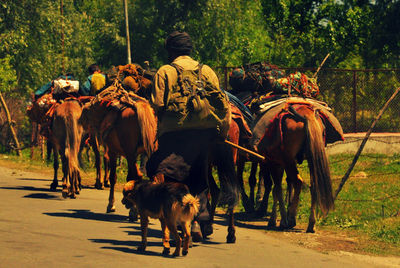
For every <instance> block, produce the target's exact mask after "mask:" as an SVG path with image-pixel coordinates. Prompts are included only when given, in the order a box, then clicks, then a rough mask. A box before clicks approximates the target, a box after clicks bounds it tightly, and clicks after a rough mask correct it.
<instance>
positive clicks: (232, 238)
mask: <svg viewBox="0 0 400 268" xmlns="http://www.w3.org/2000/svg"><path fill="white" fill-rule="evenodd" d="M235 242H236V236H235V235H234V234H228V235H227V236H226V243H228V244H234V243H235Z"/></svg>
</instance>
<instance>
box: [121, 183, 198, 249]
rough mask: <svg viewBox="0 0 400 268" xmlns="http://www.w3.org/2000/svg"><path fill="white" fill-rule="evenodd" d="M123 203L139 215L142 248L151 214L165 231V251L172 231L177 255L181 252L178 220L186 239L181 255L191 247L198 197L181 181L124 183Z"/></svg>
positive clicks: (144, 247)
mask: <svg viewBox="0 0 400 268" xmlns="http://www.w3.org/2000/svg"><path fill="white" fill-rule="evenodd" d="M123 194H124V197H123V199H122V204H124V205H125V207H126V208H128V209H130V208H131V207H133V206H135V207H136V208H137V209H138V211H139V215H140V226H141V229H142V244H141V246H139V247H138V250H139V251H144V250H145V249H146V246H147V226H148V223H149V217H151V218H153V219H159V220H160V222H161V228H162V232H163V246H164V250H163V254H164V255H168V254H169V251H170V245H169V233H170V232H171V233H172V235H173V236H174V237H175V240H176V248H175V252H174V256H179V254H180V249H181V243H182V239H181V237H180V236H179V234H178V231H177V223H178V224H180V225H181V226H182V229H183V233H184V241H183V248H182V255H186V254H187V253H188V249H189V240H190V224H191V221H192V220H193V217H194V216H195V215H196V214H197V213H198V212H199V200H198V198H196V197H193V196H192V195H191V194H190V193H189V189H188V187H187V186H186V185H184V184H182V183H157V184H155V183H151V182H148V181H129V182H127V183H126V184H125V185H124V189H123Z"/></svg>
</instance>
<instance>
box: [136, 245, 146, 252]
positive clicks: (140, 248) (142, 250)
mask: <svg viewBox="0 0 400 268" xmlns="http://www.w3.org/2000/svg"><path fill="white" fill-rule="evenodd" d="M145 250H146V247H145V246H139V247H138V248H137V251H139V252H144V251H145Z"/></svg>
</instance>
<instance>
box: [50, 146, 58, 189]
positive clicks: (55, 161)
mask: <svg viewBox="0 0 400 268" xmlns="http://www.w3.org/2000/svg"><path fill="white" fill-rule="evenodd" d="M53 151H54V152H53V169H54V176H53V182H52V183H51V185H50V190H52V191H55V190H56V189H57V186H58V179H57V172H58V166H59V163H58V152H57V149H55V148H54V150H53Z"/></svg>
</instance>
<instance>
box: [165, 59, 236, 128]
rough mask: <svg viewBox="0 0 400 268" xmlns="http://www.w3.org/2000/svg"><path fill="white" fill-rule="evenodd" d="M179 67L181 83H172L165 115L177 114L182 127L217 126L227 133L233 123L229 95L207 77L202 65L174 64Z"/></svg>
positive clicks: (179, 124)
mask: <svg viewBox="0 0 400 268" xmlns="http://www.w3.org/2000/svg"><path fill="white" fill-rule="evenodd" d="M171 65H172V66H173V67H174V68H175V69H176V71H177V74H178V79H177V83H176V84H175V85H173V86H172V89H171V90H170V92H169V98H168V100H167V102H166V106H165V111H164V113H165V115H166V116H168V117H170V118H171V117H172V118H175V119H176V120H177V121H176V123H177V127H178V128H179V129H205V128H216V129H217V131H218V132H219V133H220V134H221V135H224V134H225V133H224V132H225V131H227V130H226V129H225V128H226V127H227V126H229V120H230V107H229V102H228V99H227V97H226V95H225V94H224V93H223V92H222V91H221V90H220V89H218V88H217V87H215V86H214V85H213V84H211V82H209V81H207V80H205V79H204V77H203V76H202V73H201V69H202V66H203V65H202V64H199V66H198V69H195V70H184V69H182V67H180V66H178V65H176V64H171Z"/></svg>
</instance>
